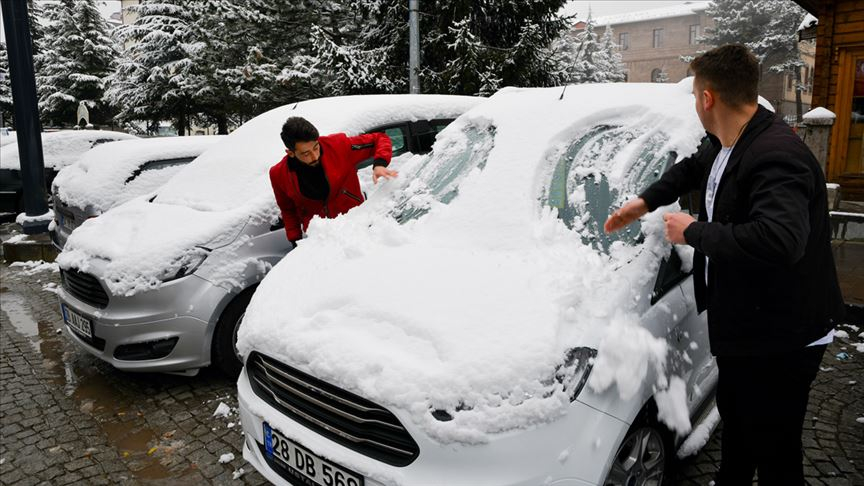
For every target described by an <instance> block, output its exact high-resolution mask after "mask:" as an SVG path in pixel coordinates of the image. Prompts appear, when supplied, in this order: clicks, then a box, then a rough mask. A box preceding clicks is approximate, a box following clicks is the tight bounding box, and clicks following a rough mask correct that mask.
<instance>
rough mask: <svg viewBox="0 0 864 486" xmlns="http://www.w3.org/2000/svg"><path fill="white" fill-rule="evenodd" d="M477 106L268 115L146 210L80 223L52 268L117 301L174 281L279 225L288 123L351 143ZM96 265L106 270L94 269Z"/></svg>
mask: <svg viewBox="0 0 864 486" xmlns="http://www.w3.org/2000/svg"><path fill="white" fill-rule="evenodd" d="M481 101H482V99H480V98H471V97H467V96H443V95H374V96H349V97H340V98H324V99H319V100H311V101H304V102H300V103H297V104H290V105H286V106H283V107H281V108H277V109H274V110H271V111H269V112H267V113H264V114H262V115H259V116H258V117H255V118H254V119H253V120H250V121H249V122H247V123H245V124H244V125H243V126H241V127H240V128H238V129H237V130H235V131H234V132H233V133H231V134H230V135H228V136H227V137H224V138H223V139H222V140H219V141H218V142H217V143H215V144H214V145H212V146H211V147H210V148H209V149H207V150H206V151H204V153H202V154H201V155H200V156H199V157H198V158H196V159H195V160H194V161H193V162H191V163H189V164H187V165H186V166H184V167H183V168H182V169H180V170H179V172H178V173H177V174H176V175H174V177H172V178H171V179H170V180H169V181H168V182H167V183H166V184H165V185H164V186H162V188H161V189H159V191H158V195H157V196H156V197H155V198H154V199H153V200H152V201H150V202H148V200H147V199H142V198H138V199H133V200H131V201H128V202H126V203H124V204H121V205H119V206H116V207H113V208H111V210H109V211H106V212H105V213H104V214H102V215H101V216H100V217H98V218H94V219H91V220H88V221H85V222H84V223H83V224H82V225H81V226H80V227H78V228H77V229H76V230H75V231H74V232H73V233H72V234H71V235H70V236H69V239H68V240H67V242H66V245H65V247H64V251H63V253H61V255H60V256H59V257H58V260H57V261H58V263H60V265H61V267H63V268H69V267H75V268H81V269H82V270H85V271H87V269H90V270H89V271H93V272H97V273H98V275H99V276H101V277H104V278H105V279H106V282H107V283H108V285H109V287H110V290H111V291H112V292H114V293H117V294H122V295H132V294H135V293H136V292H140V291H145V290H148V289H152V288H157V287H159V286H160V285H161V283H162V280H161V278H160V277H161V276H162V275H163V274H165V272H166V271H168V270H169V269H174V270H175V272H176V269H177V268H178V265H179V263H178V262H182V261H184V258H185V257H186V256H187V255H189V254H194V253H195V252H196V251H197V250H196V249H195V247H196V246H204V247H208V248H215V247H219V246H222V245H225V244H227V243H230V242H231V241H232V240H233V239H234V238H235V237H236V236H237V235H238V234H239V232H240V231H241V230H242V228H243V227H244V226H245V225H246V224H247V222H249V221H255V222H259V221H268V222H271V223H275V222H276V220H277V219H278V217H279V208H278V207H277V205H276V200H275V198H274V196H273V189H272V188H271V187H270V179H269V172H268V171H269V169H270V167H271V166H272V165H273V164H275V163H277V162H279V160H280V159H281V158H282V157H283V156H284V155H285V147H284V145H283V143H282V141H281V139H280V138H279V132H280V131H281V129H282V124H283V123H284V122H285V120H286V119H287V118H288V117H290V116H303V117H306V118H307V119H308V120H310V121H311V122H312V123H314V124H315V125H316V127H317V128H318V131H319V133H322V134H328V133H334V132H344V133H347V134H349V135H355V134H358V133H362V132H366V131H369V130H372V129H375V128H378V127H381V126H383V125H389V124H393V123H396V122H404V121H408V120H418V119H425V120H431V119H451V118H456V117H457V116H459V115H460V114H462V113H464V112H465V111H467V110H468V109H470V107H472V106H474V105H476V104H478V103H480V102H481ZM364 177H371V172H369V171H366V172H364ZM93 258H98V259H103V260H107V261H108V263H107V264H106V265H105V266H104V267H102V266H98V267H93V266H92V265H91V263H92V262H91V261H90V260H91V259H93ZM169 273H170V272H169ZM228 277H229V276H227V275H226V276H225V278H226V279H227V278H228Z"/></svg>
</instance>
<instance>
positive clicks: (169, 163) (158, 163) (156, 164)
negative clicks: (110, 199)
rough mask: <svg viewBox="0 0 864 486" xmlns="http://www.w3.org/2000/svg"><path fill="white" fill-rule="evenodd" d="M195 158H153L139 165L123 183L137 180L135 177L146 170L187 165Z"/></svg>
mask: <svg viewBox="0 0 864 486" xmlns="http://www.w3.org/2000/svg"><path fill="white" fill-rule="evenodd" d="M193 160H195V157H181V158H177V159H165V160H151V161H149V162H146V163H144V164H143V165H141V167H138V168H137V169H135V170H134V171H133V172H132V173H131V174H130V175H129V177H127V178H126V181H124V182H123V184H129V183H130V182H132V181H133V180H135V178H137V177H138V176H139V175H141V174H142V173H144V172H148V171H151V170H160V169H167V168H168V167H176V166H178V165H186V164H188V163H189V162H192V161H193Z"/></svg>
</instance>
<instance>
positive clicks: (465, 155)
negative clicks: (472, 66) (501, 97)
mask: <svg viewBox="0 0 864 486" xmlns="http://www.w3.org/2000/svg"><path fill="white" fill-rule="evenodd" d="M494 140H495V127H492V126H488V127H477V126H474V125H469V126H467V127H466V128H464V129H463V131H462V132H459V133H458V134H457V135H456V136H453V137H449V138H448V139H447V140H445V141H444V143H443V144H442V146H441V147H439V148H438V149H437V151H436V152H433V153H432V154H431V155H429V156H428V157H427V158H426V160H425V162H424V164H423V165H422V166H421V167H420V168H419V169H418V170H417V172H416V173H415V174H414V175H412V180H411V183H410V184H409V185H408V186H407V187H406V188H405V189H403V190H402V191H400V192H399V193H397V195H396V204H395V206H394V208H393V209H392V210H391V214H392V215H393V217H395V218H396V220H397V221H399V222H400V223H403V222H405V221H408V220H410V219H415V218H418V217H420V216H422V215H424V214H426V213H427V212H429V210H430V209H431V206H432V205H433V204H434V203H435V202H439V203H444V204H448V203H449V202H450V201H452V200H453V199H454V198H455V197H456V196H457V195H458V193H459V183H460V182H462V179H464V178H465V176H467V175H468V174H469V173H470V172H471V171H472V170H474V169H475V168H477V169H480V170H483V168H484V167H485V166H486V159H487V158H488V156H489V152H490V151H491V150H492V147H493V144H494Z"/></svg>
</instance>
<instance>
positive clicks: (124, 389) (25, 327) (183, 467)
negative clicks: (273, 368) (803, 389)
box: [0, 242, 864, 485]
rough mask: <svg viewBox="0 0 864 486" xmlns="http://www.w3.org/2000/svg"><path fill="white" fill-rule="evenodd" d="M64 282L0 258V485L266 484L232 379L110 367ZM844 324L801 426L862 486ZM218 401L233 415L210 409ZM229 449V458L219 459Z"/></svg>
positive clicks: (681, 477) (863, 351)
mask: <svg viewBox="0 0 864 486" xmlns="http://www.w3.org/2000/svg"><path fill="white" fill-rule="evenodd" d="M857 245H860V246H856V244H852V243H849V242H847V243H845V246H844V247H842V248H841V247H839V246H838V248H835V254H837V252H838V251H842V252H843V255H842V259H841V258H838V270H841V274H844V275H847V276H850V275H851V276H861V275H862V273H860V272H859V271H858V270H856V269H857V268H860V266H862V265H864V244H857ZM848 258H852V259H853V260H854V261H847V259H848ZM859 258H860V260H859ZM853 270H854V272H853ZM844 272H845V273H844ZM843 278H844V277H842V276H841V279H843ZM852 280H854V279H852ZM846 282H847V284H848V285H847V287H846V288H844V293H845V295H846V297H847V300H850V297H851V298H852V299H860V301H861V302H862V303H864V286H861V285H860V284H857V283H855V282H852V281H850V280H849V279H846ZM849 282H851V283H849ZM58 284H59V274H58V273H56V272H55V271H54V267H52V266H51V265H43V266H41V267H34V266H32V265H30V266H27V265H25V266H14V267H10V266H9V265H7V264H0V309H2V312H0V348H2V349H0V353H2V359H0V484H2V485H12V484H15V485H19V484H21V485H32V484H52V485H54V484H56V485H63V484H123V485H126V484H129V485H132V484H155V485H161V484H165V485H167V484H171V485H174V484H256V485H257V484H264V483H266V481H265V480H264V479H263V478H262V477H261V476H260V475H259V474H258V473H257V472H255V471H254V469H253V468H252V467H251V466H249V465H248V464H247V463H245V461H244V460H243V458H242V452H241V446H242V435H241V428H240V424H239V423H238V422H239V420H238V416H237V414H236V408H235V407H236V405H237V402H236V399H235V398H234V395H235V383H234V381H233V380H229V379H227V378H225V377H223V376H222V375H220V374H219V373H217V372H216V371H213V370H203V371H202V372H201V373H199V374H198V376H196V377H194V378H188V377H180V376H173V375H164V374H130V373H124V372H120V371H117V370H115V369H113V368H111V367H110V366H108V365H106V364H104V363H103V362H101V361H100V360H98V359H96V358H95V357H92V356H90V355H89V354H87V353H86V352H84V351H82V350H80V349H78V348H76V347H75V346H74V345H73V344H72V343H71V342H69V340H68V339H67V337H66V336H65V335H64V334H63V331H62V330H61V327H62V321H61V319H60V315H59V311H58V307H57V298H56V296H55V295H54V289H55V288H56V286H57V285H58ZM840 330H842V331H843V332H844V333H845V335H843V334H841V337H838V338H837V340H836V341H835V343H834V344H832V345H831V346H830V347H829V349H828V352H827V353H826V355H825V358H824V360H823V365H822V371H821V372H820V373H819V375H818V377H817V380H816V382H815V384H814V388H813V392H812V393H811V401H810V406H809V413H808V416H807V421H806V424H805V430H804V434H803V438H804V445H805V471H806V475H807V480H808V484H813V485H823V484H825V485H864V423H859V422H858V419H859V418H860V420H861V421H862V422H864V344H861V345H859V346H857V347H856V344H857V343H862V342H864V323H862V322H856V323H854V325H844V326H841V327H840ZM841 353H845V354H841ZM838 355H839V356H841V357H844V359H840V358H838ZM220 403H225V404H227V405H229V406H230V407H231V408H232V413H231V414H230V415H229V416H227V417H221V416H220V417H215V416H214V415H213V413H214V411H215V410H216V409H217V407H218V406H219V404H220ZM721 435H722V425H721V426H720V427H719V428H718V431H716V432H715V434H714V435H713V436H712V438H711V439H710V440H709V442H708V444H707V445H706V446H705V447H704V448H702V450H701V451H700V452H699V453H698V454H697V455H696V456H693V457H690V458H687V459H685V460H684V461H682V462H680V463H679V464H678V468H677V471H676V472H675V473H674V476H673V481H672V484H681V485H697V484H698V485H707V484H709V482H710V481H711V480H712V479H713V477H714V475H715V473H716V470H717V466H718V464H719V459H720V447H719V439H720V436H721ZM225 454H233V459H230V460H228V461H226V462H225V463H224V464H223V463H220V457H222V456H223V455H225ZM241 470H242V474H241ZM238 475H239V477H237V478H235V476H238Z"/></svg>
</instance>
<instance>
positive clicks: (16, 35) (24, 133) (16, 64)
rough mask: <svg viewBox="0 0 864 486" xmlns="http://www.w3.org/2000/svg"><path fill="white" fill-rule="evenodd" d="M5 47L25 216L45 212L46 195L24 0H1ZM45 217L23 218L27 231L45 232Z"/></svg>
mask: <svg viewBox="0 0 864 486" xmlns="http://www.w3.org/2000/svg"><path fill="white" fill-rule="evenodd" d="M0 7H2V9H3V27H4V28H5V29H6V47H7V52H8V53H9V78H10V80H11V81H12V104H13V106H14V109H15V133H16V135H17V137H18V157H19V160H20V163H21V182H22V184H23V186H24V187H23V189H24V190H23V192H24V196H23V199H24V212H25V213H26V215H27V216H30V217H35V216H42V215H45V214H46V213H48V202H47V201H46V198H45V163H44V161H43V159H42V125H41V123H39V111H38V109H37V105H36V77H35V75H34V74H33V41H32V39H31V38H30V19H29V16H28V15H27V3H26V2H25V1H24V0H0ZM48 223H49V221H48V220H30V219H25V221H24V222H23V223H22V224H21V226H22V227H23V229H24V233H26V234H37V233H45V232H46V231H48Z"/></svg>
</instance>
